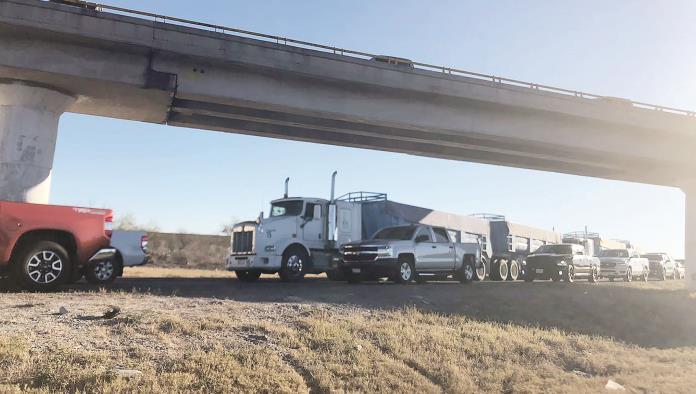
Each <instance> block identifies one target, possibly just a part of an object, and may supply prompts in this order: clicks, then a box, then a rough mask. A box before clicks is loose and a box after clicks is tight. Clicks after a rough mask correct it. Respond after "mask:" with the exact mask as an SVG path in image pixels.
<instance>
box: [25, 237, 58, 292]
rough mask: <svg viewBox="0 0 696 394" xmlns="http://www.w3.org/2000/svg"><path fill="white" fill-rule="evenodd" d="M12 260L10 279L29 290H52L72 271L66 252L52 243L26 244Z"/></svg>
mask: <svg viewBox="0 0 696 394" xmlns="http://www.w3.org/2000/svg"><path fill="white" fill-rule="evenodd" d="M13 260H14V261H13V263H12V266H13V267H12V272H11V275H12V279H13V280H14V281H15V282H16V283H17V284H19V285H20V286H21V287H22V288H26V289H30V290H38V291H49V290H54V289H56V288H57V287H58V286H60V285H61V284H63V283H65V281H66V280H67V279H68V276H69V275H70V273H71V270H72V264H71V262H70V257H68V252H67V251H66V250H65V248H64V247H63V246H61V245H60V244H58V243H56V242H52V241H38V242H37V241H35V242H32V243H30V244H27V245H25V246H23V247H22V248H21V249H20V250H19V251H18V252H17V255H16V256H15V258H14V259H13Z"/></svg>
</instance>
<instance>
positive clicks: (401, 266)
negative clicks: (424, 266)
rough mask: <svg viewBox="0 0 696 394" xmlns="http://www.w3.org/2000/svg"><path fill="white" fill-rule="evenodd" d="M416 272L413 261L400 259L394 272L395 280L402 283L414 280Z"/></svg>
mask: <svg viewBox="0 0 696 394" xmlns="http://www.w3.org/2000/svg"><path fill="white" fill-rule="evenodd" d="M415 272H416V270H415V269H414V267H413V262H412V261H411V260H410V259H399V261H398V264H397V266H396V272H395V273H394V281H395V282H396V283H402V284H405V283H408V282H410V281H412V280H413V277H414V276H415Z"/></svg>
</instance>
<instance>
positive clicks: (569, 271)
mask: <svg viewBox="0 0 696 394" xmlns="http://www.w3.org/2000/svg"><path fill="white" fill-rule="evenodd" d="M563 280H564V281H566V283H573V282H574V281H575V266H574V265H572V264H570V265H568V266H567V267H566V269H565V270H563Z"/></svg>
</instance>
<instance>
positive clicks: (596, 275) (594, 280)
mask: <svg viewBox="0 0 696 394" xmlns="http://www.w3.org/2000/svg"><path fill="white" fill-rule="evenodd" d="M598 279H599V273H598V272H597V268H596V267H592V272H591V273H590V277H589V278H588V279H587V280H588V281H589V282H590V283H597V280H598Z"/></svg>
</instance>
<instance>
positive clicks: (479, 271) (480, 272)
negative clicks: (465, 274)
mask: <svg viewBox="0 0 696 394" xmlns="http://www.w3.org/2000/svg"><path fill="white" fill-rule="evenodd" d="M485 279H486V259H485V258H484V257H481V261H480V262H479V265H478V266H476V275H474V280H478V281H481V280H485Z"/></svg>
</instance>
